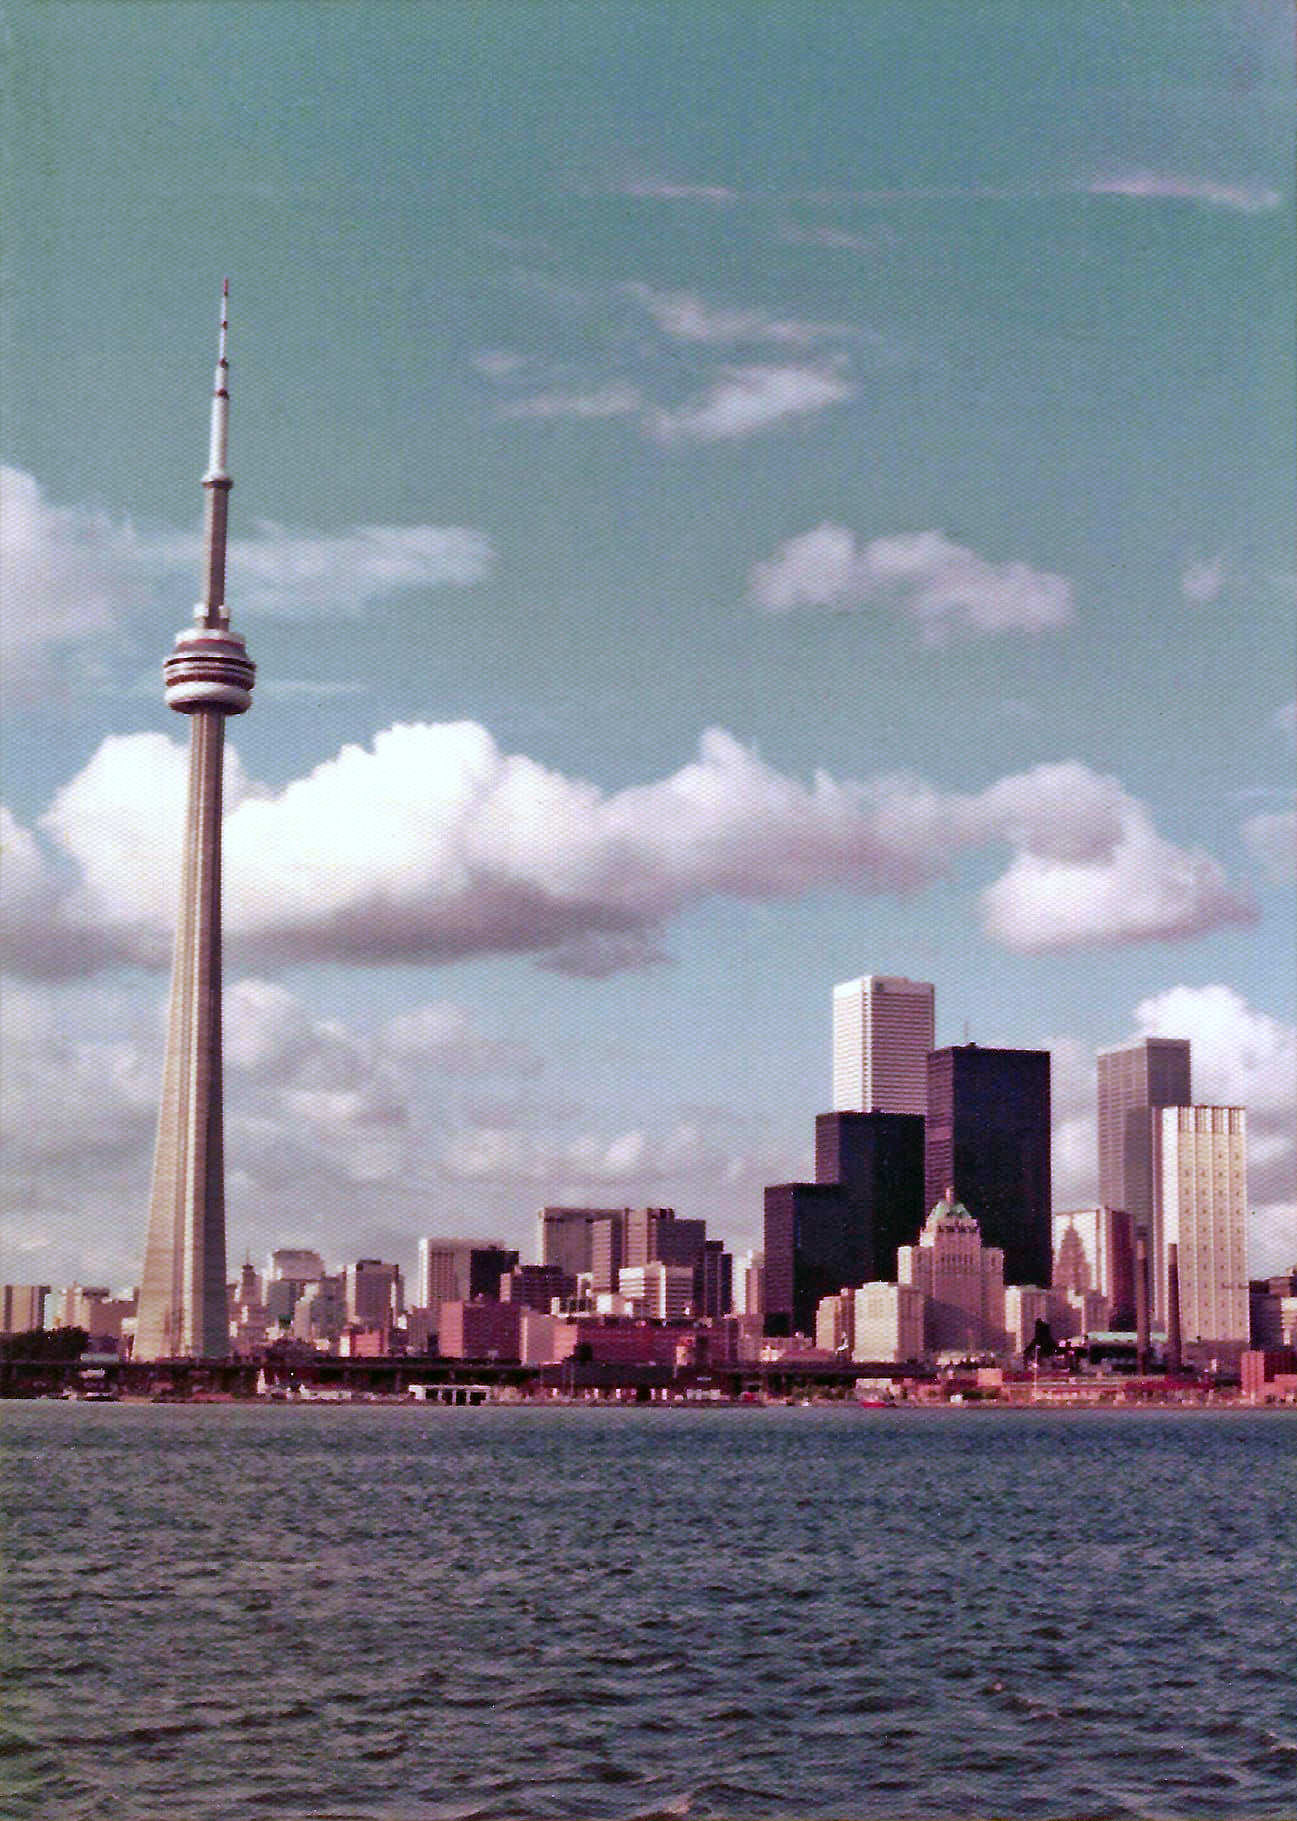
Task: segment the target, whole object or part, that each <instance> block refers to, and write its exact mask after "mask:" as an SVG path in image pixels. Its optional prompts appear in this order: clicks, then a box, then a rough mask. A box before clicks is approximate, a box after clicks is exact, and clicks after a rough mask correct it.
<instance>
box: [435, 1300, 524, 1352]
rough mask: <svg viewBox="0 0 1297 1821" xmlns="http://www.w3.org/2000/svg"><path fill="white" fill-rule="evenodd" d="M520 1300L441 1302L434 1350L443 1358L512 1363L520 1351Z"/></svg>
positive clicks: (522, 1308) (521, 1314) (521, 1305)
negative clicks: (518, 1301)
mask: <svg viewBox="0 0 1297 1821" xmlns="http://www.w3.org/2000/svg"><path fill="white" fill-rule="evenodd" d="M525 1313H526V1310H525V1306H524V1305H523V1304H522V1303H502V1302H495V1301H493V1300H492V1299H490V1298H487V1297H480V1298H478V1299H477V1300H476V1301H474V1302H463V1301H462V1300H459V1299H456V1300H454V1301H452V1302H444V1303H442V1305H441V1309H440V1312H439V1320H440V1327H439V1331H438V1335H437V1345H438V1351H439V1352H440V1354H441V1356H442V1358H443V1359H481V1360H499V1361H501V1362H502V1363H504V1364H507V1365H516V1364H517V1362H518V1360H519V1359H520V1357H521V1351H522V1318H523V1315H524V1314H525Z"/></svg>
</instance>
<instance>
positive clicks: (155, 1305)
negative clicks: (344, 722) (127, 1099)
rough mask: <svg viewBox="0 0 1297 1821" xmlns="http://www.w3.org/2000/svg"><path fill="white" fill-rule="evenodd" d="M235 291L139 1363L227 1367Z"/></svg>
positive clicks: (211, 497)
mask: <svg viewBox="0 0 1297 1821" xmlns="http://www.w3.org/2000/svg"><path fill="white" fill-rule="evenodd" d="M228 302H229V284H228V282H227V283H226V285H225V287H224V290H223V292H222V297H221V334H220V349H219V354H218V358H217V363H216V381H215V385H214V387H213V395H212V416H211V440H210V445H209V452H208V463H207V472H206V474H204V476H203V488H204V490H205V492H206V496H207V497H206V509H205V527H204V540H203V541H204V575H203V598H202V600H201V601H200V602H199V604H198V606H197V607H196V608H195V609H194V624H193V626H192V627H190V628H188V629H187V630H186V631H184V632H181V633H179V634H178V635H177V638H176V643H175V649H174V650H173V651H172V654H171V656H170V657H169V658H168V659H167V661H166V663H165V665H164V666H163V675H164V678H165V682H166V700H167V706H168V708H174V709H175V710H176V711H177V712H178V713H179V714H183V715H188V717H189V802H188V807H187V809H186V812H185V836H184V858H183V863H182V871H181V878H180V913H179V917H178V920H177V924H176V943H175V958H174V966H173V972H172V979H171V1012H170V1018H169V1022H168V1027H167V1052H166V1063H165V1065H164V1069H163V1077H162V1102H161V1107H160V1109H159V1113H158V1136H157V1147H156V1150H155V1153H154V1162H153V1189H152V1195H151V1198H150V1205H149V1230H148V1242H147V1245H146V1248H145V1253H144V1275H143V1278H142V1280H141V1284H140V1304H139V1318H138V1326H137V1330H136V1339H135V1354H136V1357H137V1358H139V1359H169V1358H181V1357H189V1358H198V1359H211V1358H223V1357H224V1356H225V1355H226V1354H227V1353H228V1352H229V1350H230V1343H229V1320H228V1316H227V1313H226V1301H225V1153H224V1130H223V1111H222V1083H221V767H222V761H223V757H224V751H225V717H226V715H231V714H242V713H243V712H244V710H245V709H247V708H248V707H249V706H250V705H251V701H252V684H253V678H254V675H255V667H254V665H253V663H252V660H251V659H250V658H249V657H248V654H247V650H246V648H245V646H244V642H243V640H242V639H241V638H240V637H239V635H238V634H237V633H234V632H231V631H230V616H229V612H228V610H227V608H226V606H225V537H226V523H227V519H228V514H229V498H230V487H231V485H232V483H231V480H230V476H229V473H228V471H227V469H226V465H225V464H226V458H227V450H228V436H229V409H230V396H229V389H228V387H227V384H226V380H227V377H228V373H229V364H228V361H227V359H226V335H227V330H228V323H227V306H228Z"/></svg>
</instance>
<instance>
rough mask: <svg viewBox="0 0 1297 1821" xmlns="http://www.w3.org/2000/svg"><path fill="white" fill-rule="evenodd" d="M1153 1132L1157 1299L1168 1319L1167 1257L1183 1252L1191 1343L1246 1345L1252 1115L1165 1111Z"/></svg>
mask: <svg viewBox="0 0 1297 1821" xmlns="http://www.w3.org/2000/svg"><path fill="white" fill-rule="evenodd" d="M1147 1117H1148V1120H1149V1123H1150V1126H1151V1128H1152V1133H1153V1157H1154V1169H1155V1177H1154V1184H1155V1192H1154V1205H1153V1223H1152V1225H1153V1232H1152V1244H1151V1245H1150V1248H1149V1250H1150V1256H1151V1260H1152V1267H1153V1270H1152V1276H1153V1284H1152V1296H1153V1313H1154V1319H1155V1320H1161V1321H1166V1320H1167V1319H1168V1317H1169V1313H1170V1311H1169V1279H1168V1271H1167V1255H1168V1251H1169V1248H1170V1247H1171V1246H1177V1247H1178V1248H1179V1266H1180V1270H1179V1276H1180V1332H1181V1338H1182V1340H1183V1341H1185V1342H1186V1343H1190V1342H1192V1343H1210V1342H1216V1341H1219V1342H1221V1343H1223V1344H1224V1345H1227V1346H1233V1345H1236V1344H1237V1343H1239V1342H1243V1343H1244V1344H1246V1342H1247V1340H1248V1336H1249V1319H1248V1275H1247V1114H1246V1112H1245V1111H1244V1109H1243V1108H1242V1107H1217V1106H1196V1107H1188V1106H1173V1107H1159V1108H1157V1109H1156V1110H1154V1111H1153V1112H1150V1113H1149V1114H1148V1115H1147Z"/></svg>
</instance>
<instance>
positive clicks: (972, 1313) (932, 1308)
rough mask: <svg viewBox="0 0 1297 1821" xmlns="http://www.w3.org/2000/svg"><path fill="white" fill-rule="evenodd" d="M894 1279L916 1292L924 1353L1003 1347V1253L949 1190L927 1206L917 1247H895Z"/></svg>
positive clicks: (970, 1351)
mask: <svg viewBox="0 0 1297 1821" xmlns="http://www.w3.org/2000/svg"><path fill="white" fill-rule="evenodd" d="M896 1275H897V1280H898V1281H899V1282H900V1283H902V1284H909V1285H911V1286H913V1288H915V1289H916V1290H922V1292H923V1294H924V1296H925V1297H926V1298H927V1305H926V1312H925V1317H924V1334H925V1344H926V1348H927V1351H928V1352H929V1353H978V1352H984V1351H989V1352H993V1353H998V1352H1000V1351H1002V1349H1003V1347H1004V1253H1003V1252H1002V1251H1001V1249H1000V1248H999V1246H984V1245H983V1244H982V1230H981V1228H980V1227H979V1226H978V1224H977V1222H976V1220H975V1219H974V1218H973V1216H972V1215H971V1214H970V1213H969V1211H968V1209H967V1208H966V1207H965V1206H964V1204H963V1203H962V1202H961V1201H958V1200H956V1198H955V1191H954V1189H953V1188H947V1190H946V1193H945V1194H944V1195H943V1196H942V1198H941V1200H940V1201H939V1202H938V1203H937V1204H936V1206H935V1207H934V1208H933V1210H932V1212H931V1214H929V1216H928V1218H927V1220H926V1221H925V1223H924V1227H923V1231H922V1233H921V1234H920V1235H919V1243H918V1245H917V1246H901V1247H900V1248H899V1250H898V1252H897V1255H896Z"/></svg>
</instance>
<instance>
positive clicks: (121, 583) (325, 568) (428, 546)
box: [0, 468, 492, 690]
mask: <svg viewBox="0 0 1297 1821" xmlns="http://www.w3.org/2000/svg"><path fill="white" fill-rule="evenodd" d="M201 555H202V540H201V536H200V534H199V533H198V532H197V531H183V532H176V531H166V530H150V531H144V530H139V529H137V528H136V527H135V525H134V524H132V522H131V520H130V519H114V518H112V517H111V516H110V515H109V514H108V513H106V512H104V511H103V510H101V509H99V508H94V507H87V506H55V505H52V504H51V503H50V502H49V501H48V500H47V499H46V498H45V496H44V494H43V493H42V491H41V488H40V485H39V483H38V482H37V480H36V478H35V477H34V476H33V475H31V474H28V473H25V472H24V471H23V470H22V469H18V468H0V591H2V593H3V598H4V599H5V600H6V601H8V602H13V601H21V602H22V603H23V610H22V612H21V613H15V612H13V611H10V612H7V613H5V614H4V615H3V618H2V619H0V639H3V641H4V644H3V655H4V663H5V670H6V680H7V683H8V686H9V688H10V689H11V690H13V689H17V688H23V689H27V688H31V687H33V686H36V685H38V684H40V683H42V682H43V681H45V680H46V679H47V678H48V676H49V675H50V665H51V662H52V658H53V656H54V655H55V654H56V653H58V652H59V651H61V650H63V649H65V648H67V647H75V646H77V645H86V644H87V643H89V642H90V641H93V640H94V639H95V638H96V637H97V636H99V635H102V634H103V632H104V631H105V630H106V629H108V628H110V627H111V626H112V625H113V624H115V623H119V622H121V621H123V620H124V619H126V618H127V617H129V616H133V615H136V614H138V612H139V610H140V605H141V600H143V601H144V602H145V604H150V603H151V601H152V599H153V598H155V596H156V594H157V592H158V590H159V589H161V587H162V585H163V584H164V583H166V582H168V580H169V579H170V578H171V577H173V576H174V575H175V574H176V573H177V572H178V571H183V572H184V573H185V574H186V575H188V576H190V577H192V578H193V581H194V583H195V584H197V582H198V579H199V573H200V568H201ZM491 561H492V550H491V545H490V543H489V541H488V540H487V538H486V537H484V536H483V534H482V533H481V532H479V531H474V530H470V529H468V528H466V527H464V526H458V525H449V526H437V525H357V526H353V527H352V528H351V529H350V530H347V531H344V532H342V533H341V534H339V535H338V536H333V537H327V536H320V535H317V534H315V533H311V532H301V531H299V532H291V531H286V530H284V529H283V528H282V527H280V526H276V525H269V524H261V525H258V526H257V527H256V529H255V531H254V532H253V535H252V536H251V537H233V538H231V540H230V545H229V584H230V587H229V594H230V602H231V605H232V607H233V609H234V613H235V617H236V619H237V618H238V617H239V616H240V615H241V614H242V613H243V612H245V611H251V612H254V613H256V612H263V613H281V614H291V615H294V616H296V615H301V616H308V615H313V614H344V615H350V614H355V613H358V612H360V611H362V610H363V609H364V608H366V607H368V606H370V605H371V604H372V603H374V602H375V601H378V600H382V599H384V598H386V597H387V596H389V595H391V594H394V593H397V592H399V591H401V590H402V589H408V588H431V587H436V586H438V585H441V584H455V585H459V586H467V585H468V584H470V583H473V582H476V581H480V580H481V579H482V577H483V576H484V575H485V574H486V573H487V571H488V570H489V568H490V565H491Z"/></svg>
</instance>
